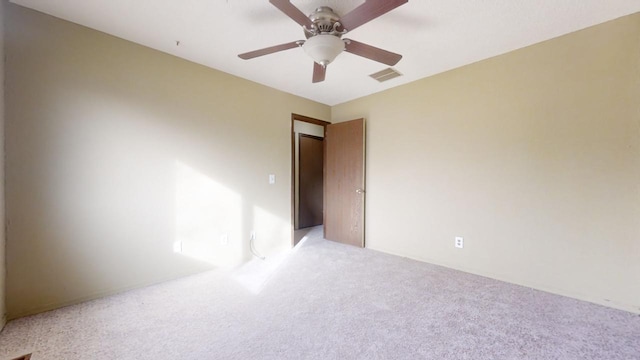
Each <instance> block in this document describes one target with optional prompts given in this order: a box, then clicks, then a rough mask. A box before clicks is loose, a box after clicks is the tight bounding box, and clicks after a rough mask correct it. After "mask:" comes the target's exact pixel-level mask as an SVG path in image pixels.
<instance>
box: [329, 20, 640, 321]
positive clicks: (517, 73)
mask: <svg viewBox="0 0 640 360" xmlns="http://www.w3.org/2000/svg"><path fill="white" fill-rule="evenodd" d="M639 79H640V14H635V15H632V16H629V17H625V18H621V19H618V20H616V21H612V22H608V23H605V24H602V25H599V26H595V27H593V28H589V29H586V30H583V31H580V32H577V33H573V34H569V35H567V36H563V37H560V38H557V39H554V40H551V41H547V42H544V43H541V44H537V45H534V46H531V47H528V48H525V49H521V50H518V51H515V52H512V53H508V54H506V55H502V56H498V57H496V58H492V59H489V60H486V61H482V62H479V63H476V64H472V65H469V66H465V67H463V68H459V69H456V70H453V71H450V72H447V73H443V74H440V75H437V76H434V77H431V78H427V79H423V80H421V81H417V82H414V83H411V84H408V85H405V86H401V87H398V88H394V89H391V90H388V91H385V92H382V93H378V94H375V95H371V96H368V97H365V98H361V99H357V100H354V101H351V102H348V103H345V104H341V105H338V106H335V107H333V109H332V121H334V122H337V121H344V120H348V119H354V118H359V117H365V118H367V131H368V133H367V136H368V138H367V145H368V149H367V150H368V154H367V207H366V214H367V215H366V233H367V247H369V248H371V249H376V250H380V251H384V252H389V253H393V254H398V255H402V256H407V257H411V258H415V259H420V260H424V261H428V262H431V263H435V264H442V265H445V266H448V267H452V268H457V269H461V270H464V271H469V272H473V273H476V274H481V275H486V276H489V277H493V278H497V279H502V280H506V281H509V282H513V283H516V284H522V285H526V286H531V287H534V288H538V289H543V290H548V291H551V292H555V293H559V294H564V295H569V296H573V297H576V298H580V299H584V300H588V301H593V302H596V303H600V304H605V305H608V306H612V307H616V308H621V309H626V310H629V311H633V312H640V261H639V259H640V105H639V104H640V100H639V99H640V81H639ZM455 236H463V237H464V240H465V247H464V249H456V248H455V247H454V237H455Z"/></svg>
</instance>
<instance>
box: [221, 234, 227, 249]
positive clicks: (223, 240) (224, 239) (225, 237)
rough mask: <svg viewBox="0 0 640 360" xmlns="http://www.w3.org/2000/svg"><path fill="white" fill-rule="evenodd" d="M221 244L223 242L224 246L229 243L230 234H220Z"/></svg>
mask: <svg viewBox="0 0 640 360" xmlns="http://www.w3.org/2000/svg"><path fill="white" fill-rule="evenodd" d="M220 244H222V245H224V246H227V245H229V235H227V234H222V236H220Z"/></svg>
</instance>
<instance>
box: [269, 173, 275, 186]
mask: <svg viewBox="0 0 640 360" xmlns="http://www.w3.org/2000/svg"><path fill="white" fill-rule="evenodd" d="M275 183H276V175H275V174H269V184H271V185H273V184H275Z"/></svg>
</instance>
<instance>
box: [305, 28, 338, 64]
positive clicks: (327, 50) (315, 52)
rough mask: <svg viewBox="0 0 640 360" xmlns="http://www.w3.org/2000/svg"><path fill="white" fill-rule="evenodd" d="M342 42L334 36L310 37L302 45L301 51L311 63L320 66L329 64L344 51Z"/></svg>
mask: <svg viewBox="0 0 640 360" xmlns="http://www.w3.org/2000/svg"><path fill="white" fill-rule="evenodd" d="M344 47H345V46H344V41H342V39H340V38H339V37H337V36H335V35H323V34H321V35H316V36H313V37H310V38H308V39H307V41H305V43H304V45H302V49H304V51H305V52H306V53H307V55H309V56H310V57H311V58H312V59H313V61H315V62H317V63H318V64H320V65H322V66H327V65H329V63H331V62H332V61H333V60H334V59H335V58H336V57H337V56H338V55H340V53H341V52H342V51H344Z"/></svg>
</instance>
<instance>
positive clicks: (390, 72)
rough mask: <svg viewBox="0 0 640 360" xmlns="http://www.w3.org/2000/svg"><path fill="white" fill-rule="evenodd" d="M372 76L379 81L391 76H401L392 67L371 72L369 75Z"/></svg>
mask: <svg viewBox="0 0 640 360" xmlns="http://www.w3.org/2000/svg"><path fill="white" fill-rule="evenodd" d="M369 76H371V77H372V78H374V79H376V80H378V81H379V82H385V81H387V80H391V79H393V78H397V77H398V76H402V74H400V73H399V72H398V71H397V70H396V69H394V68H386V69H384V70H382V71H378V72H377V73H373V74H371V75H369Z"/></svg>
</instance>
